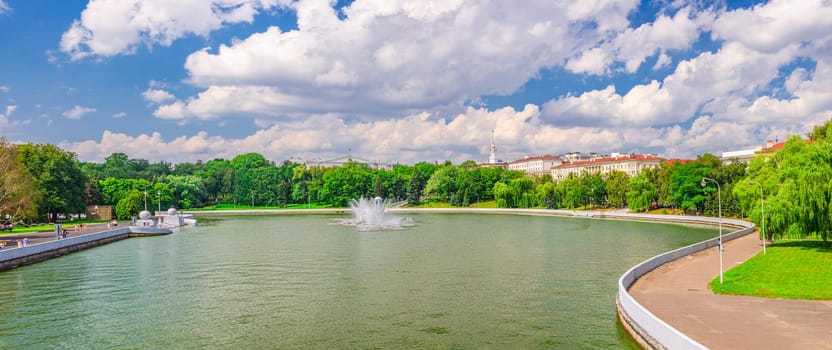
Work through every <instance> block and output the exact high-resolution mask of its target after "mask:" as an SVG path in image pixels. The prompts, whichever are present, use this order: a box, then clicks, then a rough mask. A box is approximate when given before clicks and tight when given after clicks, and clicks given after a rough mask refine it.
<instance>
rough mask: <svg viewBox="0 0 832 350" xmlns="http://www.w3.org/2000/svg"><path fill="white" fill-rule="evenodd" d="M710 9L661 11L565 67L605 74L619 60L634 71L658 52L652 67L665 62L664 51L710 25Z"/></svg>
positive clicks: (680, 47) (688, 40) (693, 39)
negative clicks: (653, 19) (654, 17)
mask: <svg viewBox="0 0 832 350" xmlns="http://www.w3.org/2000/svg"><path fill="white" fill-rule="evenodd" d="M713 19H714V13H713V12H711V11H709V10H706V11H700V12H697V11H695V10H693V9H691V8H689V7H686V8H683V9H681V10H679V11H677V12H676V14H675V15H673V16H672V17H670V16H667V15H664V14H661V15H659V16H658V18H656V20H655V21H654V22H648V23H645V24H642V25H641V26H639V27H637V28H626V29H624V30H622V31H620V32H618V33H616V35H615V36H614V37H613V38H612V39H610V40H608V41H605V42H603V43H602V44H600V45H599V46H598V47H593V48H591V49H589V50H587V51H584V52H582V53H580V54H578V55H577V56H575V57H573V58H571V59H570V60H569V61H568V62H567V63H566V66H565V67H566V69H568V70H569V71H571V72H573V73H588V74H596V75H600V74H606V73H608V72H609V71H610V70H611V66H612V65H613V64H614V63H615V62H621V63H623V65H624V66H623V71H624V72H626V73H635V72H636V71H637V70H638V69H639V67H641V65H642V64H643V63H644V62H645V61H646V59H647V58H648V57H651V56H654V55H656V54H657V53H658V54H659V57H658V60H659V61H658V62H657V63H656V67H661V66H663V65H664V64H667V63H669V62H668V61H669V59H670V58H669V57H668V56H667V55H666V54H665V52H667V51H669V50H686V49H689V48H690V47H691V46H692V45H693V44H694V42H696V40H697V39H698V38H699V33H700V32H701V31H702V30H704V29H707V28H709V27H710V26H711V23H712V22H713Z"/></svg>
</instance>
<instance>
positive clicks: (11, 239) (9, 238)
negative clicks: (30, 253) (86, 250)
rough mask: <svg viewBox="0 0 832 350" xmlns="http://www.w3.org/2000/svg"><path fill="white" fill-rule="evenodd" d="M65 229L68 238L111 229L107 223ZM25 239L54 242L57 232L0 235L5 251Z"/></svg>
mask: <svg viewBox="0 0 832 350" xmlns="http://www.w3.org/2000/svg"><path fill="white" fill-rule="evenodd" d="M129 224H130V223H129V222H119V226H118V227H122V225H129ZM63 227H64V228H66V229H67V230H68V231H67V235H66V237H67V238H69V237H76V236H81V235H86V234H90V233H95V232H101V231H105V230H109V229H110V228H109V227H107V224H106V223H100V224H88V225H87V226H86V227H85V228H84V229H83V230H82V229H80V228H79V229H78V230H77V231H76V230H74V229H73V227H74V225H69V224H65V225H64V226H63ZM23 238H29V244H35V243H41V242H48V241H54V240H56V239H57V236H56V235H55V231H45V232H44V231H42V232H27V233H18V234H11V235H9V234H5V235H0V241H5V242H6V247H5V248H4V249H14V248H17V241H18V240H22V239H23Z"/></svg>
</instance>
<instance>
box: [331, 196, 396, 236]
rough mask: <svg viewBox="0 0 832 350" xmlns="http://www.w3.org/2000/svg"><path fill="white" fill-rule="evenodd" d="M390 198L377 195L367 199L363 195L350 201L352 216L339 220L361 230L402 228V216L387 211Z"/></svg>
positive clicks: (340, 222)
mask: <svg viewBox="0 0 832 350" xmlns="http://www.w3.org/2000/svg"><path fill="white" fill-rule="evenodd" d="M389 206H390V199H382V198H381V197H376V198H373V199H367V198H364V197H361V198H360V199H358V200H355V199H353V200H351V201H350V209H352V217H351V218H349V219H342V220H338V223H339V224H342V225H348V226H355V227H357V228H358V229H359V230H361V231H378V230H400V229H402V228H403V225H402V222H403V221H404V220H403V219H402V218H400V217H397V216H395V215H391V214H390V213H388V212H387V208H388V207H389Z"/></svg>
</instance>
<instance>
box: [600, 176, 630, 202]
mask: <svg viewBox="0 0 832 350" xmlns="http://www.w3.org/2000/svg"><path fill="white" fill-rule="evenodd" d="M605 185H606V189H607V201H608V202H609V204H610V206H612V207H613V208H623V207H625V206H626V205H627V192H629V191H630V176H628V175H627V173H625V172H622V171H613V172H610V173H609V174H607V175H606V176H605Z"/></svg>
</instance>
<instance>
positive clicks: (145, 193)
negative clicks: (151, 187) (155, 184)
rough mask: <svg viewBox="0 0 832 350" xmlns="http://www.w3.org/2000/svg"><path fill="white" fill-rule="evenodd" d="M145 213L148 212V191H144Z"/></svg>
mask: <svg viewBox="0 0 832 350" xmlns="http://www.w3.org/2000/svg"><path fill="white" fill-rule="evenodd" d="M144 211H147V191H144Z"/></svg>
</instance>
